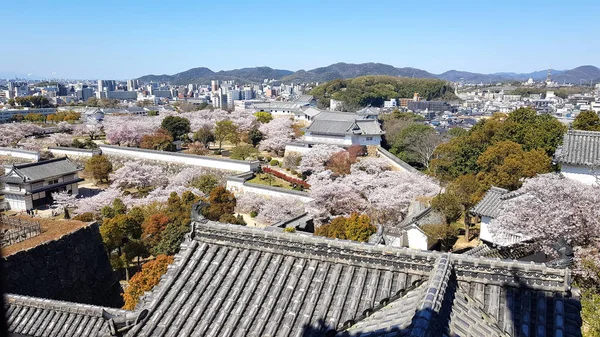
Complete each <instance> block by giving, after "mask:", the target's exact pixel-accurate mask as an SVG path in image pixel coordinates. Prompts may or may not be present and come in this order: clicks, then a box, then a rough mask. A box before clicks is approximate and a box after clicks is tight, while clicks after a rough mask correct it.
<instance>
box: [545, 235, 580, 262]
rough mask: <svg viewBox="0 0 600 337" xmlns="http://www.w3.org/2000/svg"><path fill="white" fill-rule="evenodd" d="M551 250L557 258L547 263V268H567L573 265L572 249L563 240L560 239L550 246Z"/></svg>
mask: <svg viewBox="0 0 600 337" xmlns="http://www.w3.org/2000/svg"><path fill="white" fill-rule="evenodd" d="M552 248H554V250H556V252H557V253H558V258H556V259H554V260H552V261H550V262H548V266H549V267H553V268H561V269H564V268H568V267H570V266H571V265H572V264H573V258H574V253H573V248H572V247H571V246H570V245H569V244H568V243H567V241H566V240H565V239H564V238H561V239H560V240H558V242H556V243H555V244H553V245H552Z"/></svg>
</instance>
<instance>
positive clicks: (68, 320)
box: [6, 295, 129, 337]
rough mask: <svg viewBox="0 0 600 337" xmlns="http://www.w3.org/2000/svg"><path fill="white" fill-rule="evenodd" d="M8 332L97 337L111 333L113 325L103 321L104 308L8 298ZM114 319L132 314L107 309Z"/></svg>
mask: <svg viewBox="0 0 600 337" xmlns="http://www.w3.org/2000/svg"><path fill="white" fill-rule="evenodd" d="M6 302H7V303H6V304H7V307H8V308H7V312H6V315H7V325H8V327H9V332H11V333H12V334H17V335H23V336H81V337H87V336H89V337H95V336H103V335H104V334H106V333H108V334H109V336H110V324H111V323H110V321H109V320H106V319H104V318H103V317H102V314H103V311H106V309H105V308H102V307H98V306H92V305H87V304H80V303H72V302H63V301H56V300H46V299H40V298H34V297H28V296H19V295H7V296H6ZM108 311H110V312H109V313H110V314H112V315H118V314H121V315H125V314H128V313H129V312H127V311H125V310H119V309H108Z"/></svg>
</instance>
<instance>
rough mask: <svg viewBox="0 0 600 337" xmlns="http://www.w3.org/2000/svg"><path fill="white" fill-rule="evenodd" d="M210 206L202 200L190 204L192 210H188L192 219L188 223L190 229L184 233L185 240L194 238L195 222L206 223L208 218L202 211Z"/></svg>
mask: <svg viewBox="0 0 600 337" xmlns="http://www.w3.org/2000/svg"><path fill="white" fill-rule="evenodd" d="M208 206H210V205H209V204H208V203H206V202H204V201H198V202H197V203H195V204H193V205H192V210H191V212H190V218H191V220H192V222H191V224H190V231H189V233H187V234H186V235H185V239H186V240H188V239H189V240H191V239H193V238H194V236H195V233H196V223H204V224H205V223H208V219H206V218H205V217H204V215H203V214H202V212H203V211H204V209H205V208H207V207H208Z"/></svg>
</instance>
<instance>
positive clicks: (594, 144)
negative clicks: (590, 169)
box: [554, 130, 600, 166]
mask: <svg viewBox="0 0 600 337" xmlns="http://www.w3.org/2000/svg"><path fill="white" fill-rule="evenodd" d="M554 158H555V160H556V162H558V163H560V164H571V165H584V166H598V165H600V132H596V131H581V130H569V131H568V132H567V133H566V134H565V135H564V137H563V144H562V145H561V146H559V147H558V148H557V149H556V153H555V155H554Z"/></svg>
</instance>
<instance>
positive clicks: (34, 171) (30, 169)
mask: <svg viewBox="0 0 600 337" xmlns="http://www.w3.org/2000/svg"><path fill="white" fill-rule="evenodd" d="M81 170H82V168H80V167H79V166H77V165H76V164H75V163H73V162H72V161H70V160H69V159H68V158H67V157H62V158H57V159H51V160H46V161H40V162H36V163H28V164H19V165H13V167H12V171H14V172H15V173H17V174H18V175H19V176H21V177H23V178H24V179H25V181H39V180H43V179H47V178H51V177H55V176H62V175H67V174H72V173H76V172H78V171H81Z"/></svg>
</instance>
